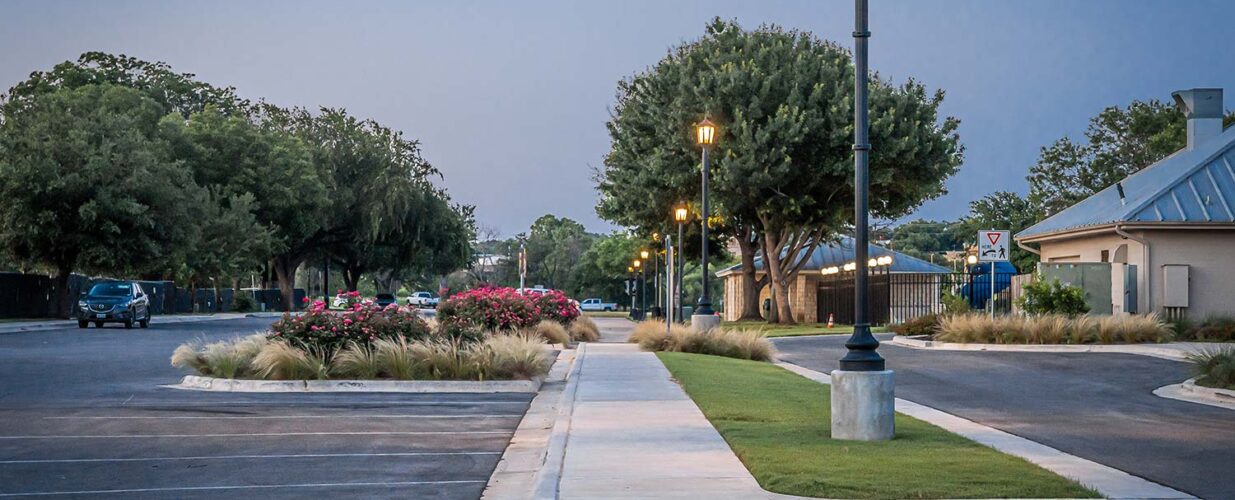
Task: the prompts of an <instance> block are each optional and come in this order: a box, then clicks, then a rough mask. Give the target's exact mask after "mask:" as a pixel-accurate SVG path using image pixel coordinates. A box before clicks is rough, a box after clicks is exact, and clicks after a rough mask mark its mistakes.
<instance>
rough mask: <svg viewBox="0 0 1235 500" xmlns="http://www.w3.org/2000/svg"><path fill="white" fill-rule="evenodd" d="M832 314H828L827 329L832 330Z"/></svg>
mask: <svg viewBox="0 0 1235 500" xmlns="http://www.w3.org/2000/svg"><path fill="white" fill-rule="evenodd" d="M833 324H834V323H832V313H828V328H832V325H833Z"/></svg>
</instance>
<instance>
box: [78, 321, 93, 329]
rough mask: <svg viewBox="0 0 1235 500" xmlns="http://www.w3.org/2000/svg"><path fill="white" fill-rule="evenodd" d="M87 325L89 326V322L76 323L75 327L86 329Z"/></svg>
mask: <svg viewBox="0 0 1235 500" xmlns="http://www.w3.org/2000/svg"><path fill="white" fill-rule="evenodd" d="M89 325H90V322H89V321H78V322H77V327H78V328H85V327H87V326H89Z"/></svg>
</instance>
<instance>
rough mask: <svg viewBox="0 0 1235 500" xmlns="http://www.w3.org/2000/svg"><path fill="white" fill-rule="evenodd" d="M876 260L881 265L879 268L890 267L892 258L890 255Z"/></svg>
mask: <svg viewBox="0 0 1235 500" xmlns="http://www.w3.org/2000/svg"><path fill="white" fill-rule="evenodd" d="M876 260H878V261H879V265H881V266H890V265H892V256H891V255H884V256H881V257H879V258H878V259H876Z"/></svg>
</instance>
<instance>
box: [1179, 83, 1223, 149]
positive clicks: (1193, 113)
mask: <svg viewBox="0 0 1235 500" xmlns="http://www.w3.org/2000/svg"><path fill="white" fill-rule="evenodd" d="M1171 97H1174V98H1175V105H1176V106H1179V109H1180V110H1181V111H1183V112H1184V116H1185V117H1187V118H1188V149H1193V148H1195V147H1197V146H1199V145H1201V144H1204V143H1205V141H1208V140H1210V139H1213V138H1214V137H1218V135H1219V134H1221V133H1222V89H1188V90H1178V91H1175V92H1172V93H1171Z"/></svg>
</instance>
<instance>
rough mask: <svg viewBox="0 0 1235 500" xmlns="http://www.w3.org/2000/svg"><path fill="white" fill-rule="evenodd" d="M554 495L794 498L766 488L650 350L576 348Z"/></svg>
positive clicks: (606, 346)
mask: <svg viewBox="0 0 1235 500" xmlns="http://www.w3.org/2000/svg"><path fill="white" fill-rule="evenodd" d="M580 352H581V354H580V356H579V358H578V359H577V360H576V363H579V366H578V367H577V370H578V372H577V375H576V379H575V381H574V383H575V384H576V385H575V387H574V393H573V397H574V403H573V411H571V412H570V413H569V416H568V418H569V419H570V421H569V425H568V427H567V429H568V431H567V435H566V439H565V440H564V442H565V444H564V449H563V454H562V457H563V458H562V461H561V468H560V471H553V472H554V473H558V474H559V475H558V477H556V485H557V488H556V492H555V494H550V495H544V496H549V497H557V498H793V497H787V496H783V495H777V494H774V493H769V492H767V491H764V490H763V489H762V488H760V487H759V484H758V483H756V482H755V479H754V477H752V476H751V475H750V473H749V472H747V470H746V468H745V467H744V466H743V465H742V463H741V462H740V461H738V458H737V456H735V455H734V454H733V451H732V450H730V448H729V445H728V444H727V443H725V441H724V439H722V438H721V436H720V434H719V433H717V432H716V429H714V428H713V427H712V425H711V424H710V423H709V422H708V420H707V418H706V417H704V416H703V413H702V412H700V411H699V408H698V407H696V406H695V404H694V402H693V401H691V399H690V397H688V396H687V395H686V393H685V392H684V391H682V389H681V388H680V387H679V386H678V385H677V384H676V383H674V382H673V380H672V379H671V377H670V374H669V370H667V369H666V368H665V367H664V365H663V364H661V362H660V360H659V359H657V358H656V355H654V354H652V353H647V352H642V351H640V350H639V348H638V347H637V346H635V345H630V344H587V346H586V348H585V349H580Z"/></svg>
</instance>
